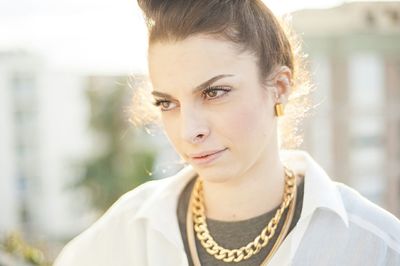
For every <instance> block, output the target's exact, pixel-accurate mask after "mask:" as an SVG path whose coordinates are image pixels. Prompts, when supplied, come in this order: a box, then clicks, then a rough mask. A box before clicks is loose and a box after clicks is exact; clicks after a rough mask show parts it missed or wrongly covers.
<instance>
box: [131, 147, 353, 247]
mask: <svg viewBox="0 0 400 266" xmlns="http://www.w3.org/2000/svg"><path fill="white" fill-rule="evenodd" d="M280 158H281V160H282V163H283V164H284V165H286V166H287V167H289V168H290V169H292V170H293V171H295V172H296V173H302V174H303V175H304V199H303V209H302V212H301V216H300V219H303V218H305V217H307V216H309V215H312V214H313V213H314V211H315V210H316V209H318V208H324V209H327V210H330V211H332V212H334V213H336V214H337V215H338V216H339V217H340V218H341V219H342V221H343V222H344V224H345V225H346V226H347V227H348V226H349V222H348V216H347V213H346V210H345V208H344V205H343V201H342V199H341V196H340V192H339V191H338V190H337V188H336V185H335V183H334V182H332V180H331V179H330V178H329V176H328V175H327V174H326V172H325V171H324V170H323V169H322V168H321V167H320V166H319V165H318V163H317V162H316V161H315V160H314V159H313V158H312V157H311V156H310V154H309V153H308V152H306V151H304V150H281V151H280ZM194 175H196V172H195V171H194V169H193V167H192V166H191V165H187V166H186V167H184V168H183V169H182V170H180V171H179V172H178V173H177V174H175V175H174V176H172V177H168V178H165V179H163V180H158V181H155V182H160V184H159V186H157V191H155V192H154V193H152V195H151V196H150V198H148V199H147V200H146V201H145V203H144V204H143V205H142V206H141V208H140V209H139V210H138V211H137V213H136V215H135V217H134V218H137V219H139V218H144V219H147V220H148V222H149V223H150V224H151V226H152V228H153V229H156V230H158V231H160V232H161V233H162V234H163V235H164V236H165V237H166V238H167V239H169V240H170V241H171V242H173V243H175V244H176V246H178V247H180V248H183V243H182V240H181V237H180V235H179V234H177V232H179V224H178V219H177V215H176V209H177V204H178V198H179V194H180V193H181V191H182V190H183V188H184V187H185V185H186V184H187V183H188V182H189V181H190V180H191V178H192V177H194ZM151 182H152V181H151Z"/></svg>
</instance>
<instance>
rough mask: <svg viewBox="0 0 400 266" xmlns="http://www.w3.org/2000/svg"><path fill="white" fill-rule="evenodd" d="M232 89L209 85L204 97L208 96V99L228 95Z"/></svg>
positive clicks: (203, 93)
mask: <svg viewBox="0 0 400 266" xmlns="http://www.w3.org/2000/svg"><path fill="white" fill-rule="evenodd" d="M229 91H230V89H228V88H227V87H221V86H215V87H208V88H206V89H205V90H204V91H203V92H202V95H203V97H206V96H208V99H211V100H214V99H217V98H220V97H222V96H224V95H226V94H227V93H228V92H229Z"/></svg>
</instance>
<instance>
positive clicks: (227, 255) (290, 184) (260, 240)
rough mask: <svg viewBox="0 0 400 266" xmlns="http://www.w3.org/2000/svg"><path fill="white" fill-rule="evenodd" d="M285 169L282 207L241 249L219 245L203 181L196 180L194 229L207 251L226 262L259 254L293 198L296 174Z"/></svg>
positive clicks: (193, 201)
mask: <svg viewBox="0 0 400 266" xmlns="http://www.w3.org/2000/svg"><path fill="white" fill-rule="evenodd" d="M284 169H285V190H284V195H283V201H282V203H281V205H280V208H279V209H278V210H277V211H276V213H275V216H274V217H273V218H272V219H271V220H270V221H269V223H268V224H267V226H266V227H265V228H264V229H263V230H262V231H261V233H260V235H258V236H257V237H256V238H255V239H254V240H253V241H252V242H250V243H248V244H247V245H246V246H243V247H241V248H239V249H226V248H223V247H221V246H220V245H218V243H217V242H215V240H214V239H213V237H212V236H211V235H210V232H209V231H208V227H207V222H206V215H205V206H204V198H203V183H202V180H200V179H199V178H198V179H197V180H196V183H195V185H194V189H193V194H192V197H193V200H192V215H193V224H194V230H195V231H196V236H197V239H198V240H199V241H200V243H201V245H202V246H203V247H204V248H205V249H206V251H207V252H208V253H209V254H210V255H213V256H214V257H215V258H216V259H218V260H223V261H225V262H232V261H234V262H239V261H242V260H246V259H248V258H250V257H251V256H252V255H255V254H257V253H258V252H259V251H260V250H261V248H263V247H265V246H266V245H267V244H268V241H269V240H270V239H271V238H272V237H273V235H274V233H275V230H276V228H277V226H278V224H279V221H280V219H281V216H282V214H283V213H284V211H285V209H286V208H287V207H288V206H289V204H290V202H291V201H292V199H293V195H294V189H295V186H296V184H295V182H296V181H295V180H296V179H295V175H294V173H293V172H292V171H291V170H289V169H288V168H286V167H284Z"/></svg>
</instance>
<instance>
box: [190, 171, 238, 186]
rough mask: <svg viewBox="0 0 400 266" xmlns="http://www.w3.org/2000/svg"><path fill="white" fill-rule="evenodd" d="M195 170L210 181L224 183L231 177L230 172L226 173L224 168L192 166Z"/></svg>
mask: <svg viewBox="0 0 400 266" xmlns="http://www.w3.org/2000/svg"><path fill="white" fill-rule="evenodd" d="M194 169H195V170H196V172H197V173H198V174H199V176H200V177H201V178H202V179H203V180H205V181H207V182H211V183H225V182H227V181H230V180H231V179H232V177H233V175H232V174H230V173H227V171H226V170H225V169H211V168H208V169H207V168H203V169H202V168H200V169H197V168H194Z"/></svg>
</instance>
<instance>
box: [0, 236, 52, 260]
mask: <svg viewBox="0 0 400 266" xmlns="http://www.w3.org/2000/svg"><path fill="white" fill-rule="evenodd" d="M0 250H1V251H4V252H5V253H6V254H9V255H10V256H11V257H13V258H15V261H17V260H18V261H20V260H22V261H23V262H26V264H27V265H39V266H48V265H51V264H50V262H49V261H47V260H46V259H45V256H44V254H43V252H42V251H41V250H39V249H38V248H35V247H33V246H31V245H29V244H27V243H26V242H25V240H24V239H23V238H22V236H21V234H20V233H18V232H11V233H9V234H7V235H6V236H5V237H4V238H3V239H1V242H0ZM0 264H1V263H0ZM24 264H25V263H24Z"/></svg>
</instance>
